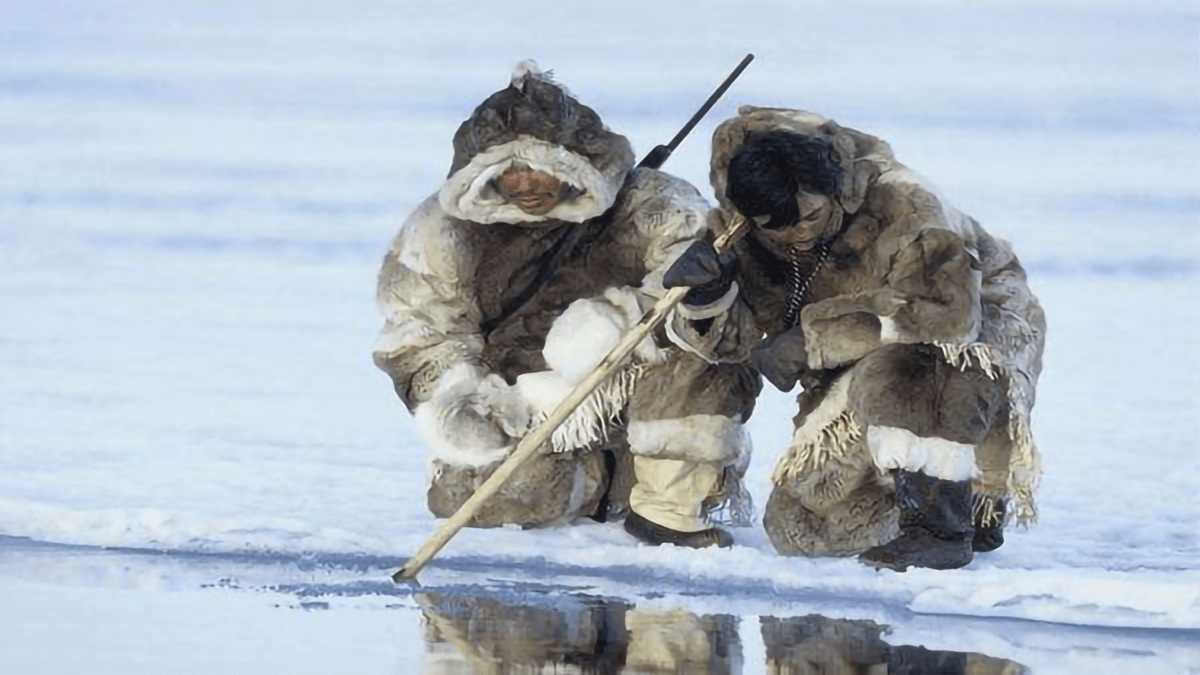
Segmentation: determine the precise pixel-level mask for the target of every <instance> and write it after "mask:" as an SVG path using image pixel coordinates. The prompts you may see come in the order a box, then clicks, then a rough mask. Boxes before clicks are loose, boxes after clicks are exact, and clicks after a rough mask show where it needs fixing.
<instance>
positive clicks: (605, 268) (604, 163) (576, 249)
mask: <svg viewBox="0 0 1200 675" xmlns="http://www.w3.org/2000/svg"><path fill="white" fill-rule="evenodd" d="M453 146H454V156H453V161H452V164H451V168H450V172H449V176H448V178H447V179H446V181H445V182H444V183H443V184H442V186H441V187H440V188H439V190H438V191H437V193H435V194H434V195H432V196H430V197H429V198H427V199H426V200H425V201H424V202H423V203H422V204H421V205H420V206H418V207H417V209H416V210H415V211H414V212H413V213H412V214H411V215H410V216H409V217H408V219H407V221H406V222H405V224H404V226H403V227H402V229H401V230H400V232H399V234H398V235H397V237H396V239H395V241H394V243H393V244H392V247H391V249H390V250H389V251H388V253H387V255H386V256H385V258H384V262H383V267H382V270H381V272H380V275H379V286H378V293H377V299H378V304H379V307H380V309H381V311H382V312H383V314H384V316H385V318H386V323H385V325H384V328H383V331H382V333H381V335H380V336H379V339H378V341H377V343H376V346H375V349H374V359H375V363H376V364H377V365H378V366H379V367H380V368H381V369H382V370H383V371H384V372H386V373H387V374H388V375H389V376H390V377H391V379H392V381H393V384H394V388H395V391H396V393H397V395H398V396H399V398H400V400H401V401H402V402H403V403H404V404H405V406H406V407H407V408H408V410H409V411H410V412H411V413H412V414H413V415H414V417H415V420H416V426H417V429H418V431H419V432H420V434H421V436H422V439H423V441H424V442H425V444H426V445H427V447H428V449H429V451H430V461H431V472H430V473H431V485H430V487H429V491H428V505H429V508H430V510H431V511H432V512H433V513H434V515H436V516H438V517H448V516H450V515H451V514H453V513H454V512H456V511H457V510H458V508H459V507H460V506H461V505H462V504H463V502H465V501H466V500H467V499H468V498H469V497H470V496H471V495H472V494H473V493H474V491H475V490H476V489H477V488H478V487H479V486H480V485H481V484H482V483H483V481H484V480H486V479H487V478H488V477H489V476H490V475H491V474H492V473H493V472H494V471H495V469H496V468H497V467H498V466H499V464H500V463H501V462H502V461H503V460H504V459H505V458H506V457H507V456H508V455H509V453H510V452H511V451H512V449H513V448H514V447H515V445H516V443H517V442H518V441H519V439H520V438H521V437H522V436H524V435H525V434H526V433H528V432H529V431H530V430H531V429H532V428H534V427H535V426H536V425H537V424H538V423H539V422H540V421H541V420H542V419H544V418H545V417H546V416H547V415H548V414H549V413H550V412H551V411H553V410H554V408H555V407H557V405H558V404H559V402H561V401H562V400H563V399H564V398H565V397H566V396H567V395H568V394H569V393H570V392H571V391H572V390H573V388H574V387H575V385H576V384H578V383H579V382H580V381H581V380H582V379H583V378H584V377H585V376H586V375H587V374H589V373H590V372H591V371H592V369H593V368H594V367H595V366H596V364H597V363H599V361H600V360H601V359H602V358H603V357H604V356H605V355H606V354H607V353H608V351H609V350H610V349H611V348H612V347H613V346H614V345H615V344H616V343H617V342H618V341H619V339H620V338H621V337H622V336H623V335H624V333H625V332H626V331H627V330H628V329H629V327H631V326H632V325H633V324H635V323H636V322H637V321H638V320H639V319H640V318H641V316H642V314H643V313H644V312H645V311H646V310H648V309H649V308H650V307H651V306H653V304H654V303H655V301H656V300H658V299H659V298H661V297H662V296H663V295H664V294H665V289H664V288H663V285H662V275H663V272H664V270H665V269H666V268H667V267H668V266H669V265H670V264H671V263H672V262H673V261H674V260H675V259H676V258H677V257H678V256H679V255H680V254H681V253H682V252H683V251H684V250H685V249H686V248H687V247H688V246H689V245H690V244H691V243H692V242H694V241H697V240H698V239H700V238H702V237H704V236H706V234H705V233H706V221H705V214H706V213H707V210H708V205H707V204H706V203H705V202H704V200H703V198H702V197H701V196H700V194H699V193H698V192H697V191H696V189H695V188H693V187H692V186H691V185H689V184H687V183H686V182H684V181H682V180H680V179H678V178H675V177H672V176H670V175H668V174H666V173H663V172H660V171H657V170H653V169H648V168H638V169H635V168H634V155H633V152H632V149H631V148H630V145H629V142H628V140H627V139H626V138H625V137H623V136H621V135H619V134H616V133H614V132H612V131H611V130H609V129H608V128H607V127H606V126H605V125H604V124H603V123H602V121H601V119H600V117H599V116H598V115H597V114H596V113H595V111H593V110H592V109H591V108H588V107H587V106H585V105H583V104H581V103H580V102H579V101H578V100H577V99H575V98H574V97H573V96H572V95H571V94H570V93H569V92H568V91H567V90H566V89H565V88H564V87H563V86H562V85H560V84H558V83H557V82H555V81H553V80H552V79H551V78H550V77H549V76H548V75H547V74H544V73H542V72H541V71H540V70H538V69H537V67H536V65H535V64H533V63H532V62H524V63H522V64H520V65H519V66H518V68H517V70H516V71H515V72H514V74H513V78H512V82H511V84H510V85H509V86H508V87H506V88H504V89H503V90H501V91H499V92H496V93H495V94H493V95H491V96H490V97H488V98H487V99H486V100H485V101H484V102H483V103H482V104H480V105H479V106H478V107H477V108H476V109H475V111H474V112H473V113H472V115H471V116H470V117H469V118H468V119H467V120H466V121H464V122H463V123H462V125H461V126H460V127H459V129H458V132H457V133H456V134H455V137H454V143H453ZM717 285H718V286H719V285H720V284H719V283H718V284H717ZM718 290H720V292H719V293H718V294H717V295H716V296H714V297H713V298H711V299H709V298H701V299H702V300H705V302H700V301H697V300H696V297H698V296H694V297H693V302H692V303H691V304H687V305H683V306H681V307H680V308H679V309H678V310H677V311H676V312H674V314H673V315H672V316H671V317H670V318H669V323H668V325H667V327H666V328H665V329H664V330H661V331H660V334H658V335H655V336H653V338H648V339H647V340H646V341H644V342H643V344H641V345H639V346H638V348H637V349H636V350H635V353H634V354H633V355H631V357H630V358H629V359H628V361H627V362H626V363H624V364H622V368H621V369H620V370H619V371H618V372H617V373H616V374H615V375H614V376H613V377H611V378H610V379H609V380H608V381H606V382H604V383H602V384H601V385H600V387H599V388H598V389H597V390H596V391H595V392H594V393H593V394H592V395H591V396H590V397H589V398H588V399H586V400H585V401H584V402H583V404H582V405H581V406H580V407H579V408H578V409H577V410H576V411H575V412H574V413H573V414H572V415H571V416H570V417H569V418H568V419H567V420H566V422H565V423H564V424H563V425H562V426H561V427H559V428H558V429H557V430H556V431H555V433H554V434H553V436H552V439H551V443H549V444H548V445H549V446H550V447H549V450H548V451H547V452H545V453H542V454H539V455H535V456H534V457H532V458H531V459H530V460H529V461H528V462H526V463H525V464H524V465H522V466H521V467H520V468H519V469H518V470H517V471H516V472H515V473H514V474H513V476H512V478H511V479H509V481H507V483H506V484H505V485H504V487H503V488H502V489H501V490H500V492H499V493H497V494H496V495H494V496H492V497H491V498H490V499H489V500H488V501H487V503H486V504H485V505H484V507H483V508H482V509H480V510H479V512H478V513H477V514H476V515H475V516H474V517H473V520H472V521H471V522H470V523H469V525H471V526H476V527H489V526H497V525H502V524H519V525H523V526H536V525H547V524H551V523H558V522H568V521H570V520H571V519H573V518H576V517H580V516H590V517H593V518H596V519H598V520H604V519H606V518H614V517H619V516H621V515H626V514H628V518H627V519H626V529H627V530H629V531H630V532H631V533H633V534H634V535H635V536H637V537H638V538H639V539H640V540H642V541H645V542H647V543H654V544H659V543H676V544H682V545H688V546H708V545H713V544H720V545H727V544H728V543H729V535H728V533H726V532H724V531H723V530H720V529H717V528H715V527H713V526H711V525H710V523H709V516H710V515H711V514H713V513H716V512H719V511H721V510H722V509H724V508H725V507H731V508H729V509H727V510H728V511H729V512H733V513H740V512H743V511H744V509H739V508H737V497H738V496H740V495H743V494H744V490H741V489H740V479H741V475H742V473H743V472H744V470H745V465H746V462H747V460H748V453H749V443H748V440H747V438H746V434H745V432H744V430H743V429H742V422H743V421H744V418H745V417H746V416H747V415H749V412H750V409H751V406H752V405H753V400H754V397H755V396H756V395H757V394H758V387H759V378H758V375H757V374H756V373H754V372H753V370H752V369H750V368H748V367H746V366H745V365H739V364H741V363H743V362H744V361H745V354H744V353H736V354H729V355H722V354H721V353H720V349H721V348H722V344H721V343H720V340H719V339H718V338H720V336H721V335H723V334H725V332H727V330H728V329H727V328H726V324H728V323H729V322H730V321H731V320H734V319H733V318H732V317H729V316H725V315H722V316H720V317H716V318H713V317H714V315H716V314H718V313H721V311H722V310H724V309H725V307H726V306H727V305H728V304H729V303H731V302H732V298H733V297H734V296H736V289H733V288H731V287H730V286H729V285H728V284H725V286H724V288H723V289H718ZM721 303H724V305H722V304H721ZM635 483H637V485H635ZM631 504H632V512H630V505H631Z"/></svg>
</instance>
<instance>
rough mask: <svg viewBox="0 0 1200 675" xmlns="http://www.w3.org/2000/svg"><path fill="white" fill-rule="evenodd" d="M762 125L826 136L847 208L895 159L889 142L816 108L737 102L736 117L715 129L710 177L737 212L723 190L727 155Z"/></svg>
mask: <svg viewBox="0 0 1200 675" xmlns="http://www.w3.org/2000/svg"><path fill="white" fill-rule="evenodd" d="M760 131H791V132H794V133H797V134H803V135H805V136H817V137H819V138H823V139H825V140H827V141H829V142H830V143H831V144H832V145H833V148H834V150H835V151H836V152H837V161H838V164H839V165H841V167H842V175H843V179H842V185H841V190H840V194H839V195H838V197H839V200H840V201H841V204H842V206H843V208H844V209H845V210H846V213H851V214H852V213H855V212H856V211H858V208H859V207H860V206H862V203H863V199H864V198H865V197H866V193H867V187H868V185H869V184H870V181H871V180H873V179H874V178H876V177H877V176H878V174H879V172H880V171H886V170H888V169H889V168H891V167H892V165H893V163H894V162H895V156H894V155H893V154H892V148H891V146H889V145H888V144H887V143H886V142H884V141H883V140H881V139H879V138H876V137H875V136H871V135H870V134H865V133H863V132H861V131H857V130H855V129H847V128H844V127H842V126H840V125H839V124H838V123H837V122H834V121H833V120H831V119H829V118H827V117H823V116H821V115H818V114H817V113H813V112H807V111H804V110H788V109H785V108H759V107H755V106H749V105H744V106H741V107H740V108H738V114H737V116H736V117H733V118H731V119H728V120H726V121H725V122H722V123H721V125H720V126H718V127H717V130H716V131H714V132H713V140H712V159H711V162H710V164H711V166H710V173H709V180H710V181H711V183H712V188H713V193H714V194H715V195H716V197H717V202H718V203H719V204H720V205H721V206H722V207H724V208H725V209H726V210H728V211H730V212H736V210H737V209H735V208H734V206H733V204H732V203H730V201H729V198H728V197H726V196H725V188H726V178H725V176H726V173H727V171H728V168H729V160H731V159H732V158H733V156H734V155H736V154H737V152H738V150H741V148H742V146H743V145H745V144H746V139H747V138H749V137H750V136H751V135H753V134H755V133H758V132H760Z"/></svg>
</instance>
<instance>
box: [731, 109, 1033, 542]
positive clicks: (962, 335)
mask: <svg viewBox="0 0 1200 675" xmlns="http://www.w3.org/2000/svg"><path fill="white" fill-rule="evenodd" d="M762 131H788V132H793V133H798V134H803V135H811V136H818V137H821V138H824V139H826V140H827V141H829V142H830V143H831V145H832V147H833V151H834V154H835V157H834V159H835V161H836V162H837V163H838V164H839V165H840V166H841V169H842V178H841V182H840V185H839V189H838V192H837V193H836V194H835V195H834V198H835V201H836V203H837V204H838V205H839V206H840V208H841V209H842V210H843V211H844V213H843V215H842V218H841V219H839V221H838V222H835V223H833V226H834V227H835V228H836V226H839V225H840V226H843V229H842V230H841V234H840V235H838V236H837V238H836V239H835V240H834V243H833V244H832V247H831V249H830V253H829V256H828V258H827V259H826V260H825V261H824V264H820V263H818V262H817V261H816V260H804V259H798V260H792V259H791V257H792V256H795V254H794V253H791V254H789V252H788V251H784V250H779V246H778V245H777V244H775V243H774V242H773V240H772V238H771V237H770V236H769V235H767V234H764V233H763V232H762V231H761V230H760V229H758V228H755V229H754V230H753V231H752V232H751V233H750V234H748V235H747V236H746V237H745V238H744V239H743V240H741V241H740V242H739V243H738V246H737V252H738V275H737V279H738V282H739V284H740V285H741V291H742V300H741V301H742V302H744V303H746V304H747V305H748V306H749V309H750V311H751V313H752V314H753V315H754V317H755V323H756V326H757V328H758V330H759V333H758V334H759V335H766V336H767V337H768V338H770V337H773V336H777V335H779V334H781V333H783V332H785V331H787V330H788V329H789V328H790V326H788V325H786V324H785V320H784V317H785V316H786V315H787V314H788V311H787V307H788V303H789V300H792V298H790V297H789V295H790V294H792V291H791V290H789V285H788V283H787V276H788V273H789V265H797V266H798V269H801V270H803V271H802V274H804V275H811V276H810V277H809V280H810V282H811V283H810V285H809V287H808V290H807V293H806V294H805V295H804V297H803V298H802V299H799V300H798V301H799V302H800V311H799V314H798V325H799V327H800V330H801V331H802V344H803V349H804V351H805V354H806V360H807V367H808V371H807V372H806V373H805V374H804V376H803V378H802V382H804V384H805V388H804V391H803V393H802V394H801V395H800V398H799V403H800V411H799V414H798V415H797V417H796V420H795V432H794V434H793V437H792V441H791V444H790V446H789V447H788V448H787V450H786V451H785V452H784V454H783V456H782V457H781V458H780V461H779V464H778V466H777V468H776V470H775V473H774V477H773V478H774V483H775V492H774V493H773V495H772V503H769V504H768V506H767V511H768V513H767V518H766V520H765V523H766V525H767V530H768V534H770V535H771V538H772V541H773V542H774V543H775V544H776V547H777V548H779V549H780V550H781V551H783V552H786V553H801V554H807V555H823V554H834V555H848V554H853V553H858V552H861V551H863V550H865V549H866V548H869V547H870V546H873V545H877V544H880V543H883V542H884V541H887V540H888V539H890V538H892V537H894V536H895V534H896V529H895V528H896V509H895V507H894V504H893V501H892V491H891V487H890V481H889V480H886V478H885V476H884V474H883V471H884V470H885V469H887V468H917V469H920V468H923V467H922V466H916V467H912V466H906V465H905V464H903V462H904V461H907V462H910V463H911V462H913V461H914V460H913V458H912V457H908V458H903V459H901V460H897V461H900V462H901V463H899V464H893V465H889V464H888V462H889V458H888V456H887V455H888V453H889V452H893V453H898V454H900V455H903V454H904V453H905V452H906V451H908V450H910V449H911V448H913V447H916V440H917V439H918V438H920V439H925V440H926V445H925V446H924V447H933V446H930V445H929V442H928V441H929V439H932V441H933V443H934V444H935V445H936V444H940V446H937V447H936V448H935V449H936V450H939V451H940V450H943V449H944V450H946V452H945V453H935V452H933V451H930V457H929V458H927V459H925V460H920V461H925V462H927V463H928V465H929V466H931V467H933V468H934V469H936V472H937V473H939V474H940V475H941V476H942V477H955V478H957V479H961V478H965V477H968V476H969V477H971V478H973V487H974V492H975V495H976V510H977V513H980V514H983V515H984V521H985V522H986V521H987V520H988V518H989V517H991V518H994V517H995V516H994V515H992V514H993V513H994V507H995V503H996V502H997V500H1005V502H1006V503H1007V506H1008V516H1009V517H1010V518H1014V517H1015V519H1016V520H1017V521H1019V522H1022V523H1028V522H1031V521H1033V520H1034V519H1035V518H1036V507H1035V503H1034V493H1035V490H1036V487H1037V484H1038V480H1039V477H1040V470H1041V466H1040V460H1039V457H1038V452H1037V448H1036V445H1035V443H1034V439H1033V436H1032V433H1031V431H1030V425H1029V417H1030V412H1031V409H1032V407H1033V404H1034V396H1035V387H1036V383H1037V379H1038V376H1039V374H1040V372H1041V368H1042V351H1043V346H1044V340H1045V329H1046V324H1045V317H1044V315H1043V312H1042V309H1041V307H1040V306H1039V304H1038V302H1037V300H1036V298H1035V297H1034V296H1033V294H1032V293H1031V291H1030V289H1029V287H1028V285H1027V283H1026V278H1025V272H1024V270H1023V269H1022V267H1021V265H1020V263H1019V261H1018V260H1017V257H1016V256H1015V255H1014V253H1013V251H1012V248H1011V246H1010V245H1009V244H1008V243H1007V242H1005V241H1003V240H1000V239H997V238H995V237H992V236H991V235H989V234H988V233H987V232H986V231H985V230H984V229H983V227H981V226H980V225H979V223H978V222H976V221H975V220H974V219H973V218H971V217H969V216H967V215H965V214H963V213H961V212H960V211H958V210H957V209H956V208H955V207H954V206H953V205H951V204H950V203H949V202H948V201H946V199H945V198H943V197H942V196H941V195H939V194H938V193H937V192H936V190H935V189H933V188H932V187H931V186H929V184H928V183H927V182H925V181H924V180H923V179H922V178H921V177H920V176H918V175H917V174H916V173H914V172H913V171H911V170H909V169H908V168H907V167H905V166H904V165H903V164H901V163H900V162H898V161H896V159H895V157H894V155H893V153H892V150H891V148H890V147H889V146H888V145H887V143H885V142H884V141H882V140H880V139H878V138H876V137H874V136H870V135H868V134H865V133H862V132H859V131H856V130H853V129H848V128H844V127H841V126H839V125H838V124H837V123H836V122H834V121H832V120H829V119H827V118H824V117H822V116H820V115H817V114H814V113H809V112H804V111H799V110H784V109H769V108H756V107H749V106H746V107H742V108H741V109H740V110H739V113H738V116H737V117H735V118H733V119H730V120H728V121H726V122H725V123H723V124H722V125H720V127H719V128H718V129H717V131H716V132H715V134H714V137H713V155H712V165H711V181H712V186H713V190H714V192H715V194H716V196H717V198H718V201H719V202H720V203H719V207H718V208H717V209H716V210H714V212H713V214H712V216H711V217H712V218H713V219H714V220H716V221H718V224H723V223H725V222H728V221H729V220H730V219H731V218H732V217H733V216H734V214H736V213H737V211H736V208H735V207H734V206H733V205H732V204H731V203H730V202H729V200H728V199H727V198H726V195H725V187H726V181H727V169H728V165H729V162H730V159H731V158H732V157H733V156H734V155H735V154H736V153H737V151H738V150H739V148H741V146H742V145H743V144H744V143H745V142H746V139H747V138H748V137H749V136H750V135H752V134H754V133H756V132H762ZM828 234H831V235H832V234H835V233H834V232H829V233H828ZM818 265H819V267H818ZM814 267H816V271H815V272H813V269H814ZM868 446H870V447H868ZM934 454H938V457H934V456H933V455H934ZM972 455H973V456H972ZM918 463H919V462H918Z"/></svg>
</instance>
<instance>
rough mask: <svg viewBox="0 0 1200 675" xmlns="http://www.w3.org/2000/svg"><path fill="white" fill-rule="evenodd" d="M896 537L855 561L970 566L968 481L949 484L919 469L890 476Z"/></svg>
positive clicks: (901, 566) (900, 566) (897, 566)
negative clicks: (896, 516) (897, 511)
mask: <svg viewBox="0 0 1200 675" xmlns="http://www.w3.org/2000/svg"><path fill="white" fill-rule="evenodd" d="M895 480H896V504H897V506H899V507H900V536H899V537H896V538H895V539H893V540H891V541H889V542H888V543H886V544H882V545H880V546H876V547H874V548H871V549H868V550H867V552H866V553H863V554H862V555H860V556H859V557H858V559H859V560H861V561H862V562H864V563H866V564H868V565H871V566H873V567H875V568H876V569H880V568H885V567H886V568H888V569H892V570H895V571H897V572H904V571H907V570H908V568H909V567H927V568H930V569H935V570H951V569H956V568H959V567H963V566H964V565H966V564H967V563H969V562H971V558H972V557H974V553H973V552H972V551H971V539H972V537H973V536H974V535H975V525H974V523H973V522H972V521H971V481H969V480H962V481H950V480H942V479H940V478H933V477H931V476H927V475H925V474H924V473H922V472H920V471H905V470H904V469H899V470H897V471H896V472H895Z"/></svg>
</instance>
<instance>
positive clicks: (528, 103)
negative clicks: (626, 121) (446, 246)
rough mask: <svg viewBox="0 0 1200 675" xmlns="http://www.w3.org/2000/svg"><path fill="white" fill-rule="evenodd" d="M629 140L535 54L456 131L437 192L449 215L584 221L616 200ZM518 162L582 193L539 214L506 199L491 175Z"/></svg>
mask: <svg viewBox="0 0 1200 675" xmlns="http://www.w3.org/2000/svg"><path fill="white" fill-rule="evenodd" d="M634 161H635V158H634V154H633V148H632V147H631V146H630V144H629V139H627V138H625V137H624V136H622V135H620V134H617V133H615V132H613V131H611V130H610V129H608V127H606V126H605V125H604V123H603V122H602V121H601V119H600V116H599V115H598V114H596V112H595V111H594V110H592V109H591V108H589V107H587V106H585V105H583V104H582V103H580V102H579V101H578V100H576V99H575V98H574V97H573V96H572V95H571V93H570V92H569V91H568V90H567V88H566V87H564V86H563V85H561V84H559V83H557V82H555V81H554V80H553V78H551V76H550V73H547V72H543V71H541V70H540V69H539V68H538V67H537V64H536V63H534V62H533V61H531V60H526V61H522V62H521V63H519V64H517V67H516V69H515V70H514V71H513V77H512V82H511V84H510V85H509V86H508V87H507V88H505V89H503V90H501V91H498V92H496V93H495V94H492V95H491V96H490V97H488V99H487V100H486V101H484V102H483V103H482V104H481V105H480V106H479V107H478V108H476V109H475V111H474V112H473V113H472V114H471V117H470V118H468V119H467V120H466V121H464V122H463V123H462V125H461V126H460V127H459V129H458V131H457V133H455V135H454V160H453V162H452V164H451V168H450V174H449V176H448V177H447V180H446V182H445V184H444V185H443V186H442V189H441V190H440V192H439V194H438V199H439V202H440V203H441V206H442V208H443V209H444V210H445V212H446V213H447V214H449V215H450V216H452V217H454V218H458V219H461V220H466V221H471V222H478V223H485V224H490V223H498V222H503V223H540V222H547V221H569V222H583V221H585V220H588V219H589V218H594V217H596V216H598V215H600V214H602V213H604V212H605V211H607V210H608V208H609V207H611V206H612V205H613V203H614V202H615V201H616V198H617V192H618V191H619V190H620V189H621V185H622V184H623V183H624V181H625V177H626V175H627V174H628V173H629V171H631V170H632V169H633V165H634ZM514 163H522V164H525V165H528V166H529V167H531V168H533V169H536V170H538V171H544V172H546V173H548V174H550V175H552V176H554V177H555V178H558V179H559V180H562V181H564V182H566V183H568V184H570V185H572V186H573V187H575V188H576V189H577V190H578V191H580V192H581V194H579V195H578V196H576V197H574V198H572V199H568V200H565V201H564V202H563V203H561V204H559V205H557V206H556V207H555V208H554V209H552V210H551V211H550V212H549V213H546V214H543V215H539V216H534V215H530V214H527V213H525V212H524V211H522V210H520V209H519V208H517V207H516V206H515V205H505V204H503V202H502V201H501V200H500V196H499V195H498V194H497V193H496V190H495V189H494V188H493V187H492V183H491V181H492V179H493V178H495V177H496V176H498V175H499V174H501V173H503V172H504V170H505V169H507V168H509V167H510V166H512V165H513V164H514Z"/></svg>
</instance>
